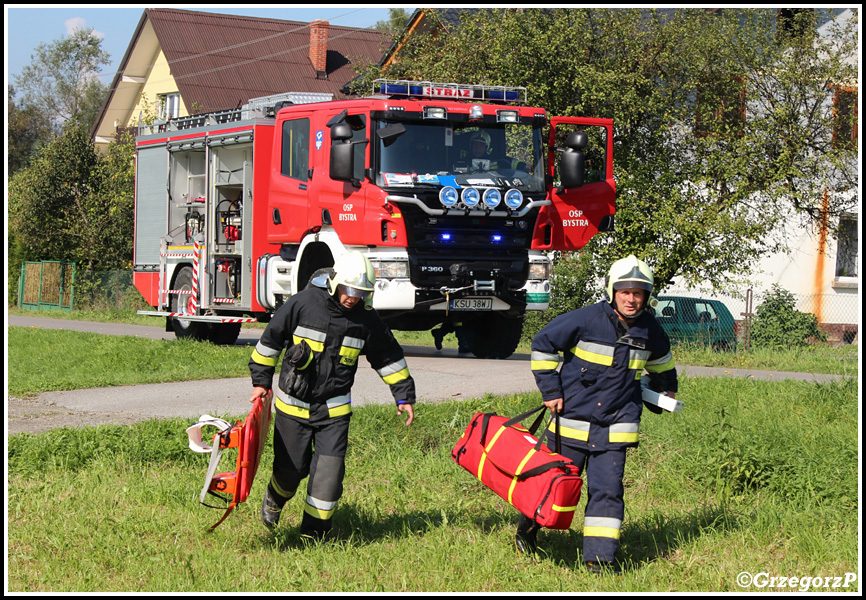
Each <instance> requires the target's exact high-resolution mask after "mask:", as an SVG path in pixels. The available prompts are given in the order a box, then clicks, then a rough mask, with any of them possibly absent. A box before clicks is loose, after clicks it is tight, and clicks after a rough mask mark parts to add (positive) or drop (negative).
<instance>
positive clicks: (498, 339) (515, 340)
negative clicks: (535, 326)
mask: <svg viewBox="0 0 866 600" xmlns="http://www.w3.org/2000/svg"><path fill="white" fill-rule="evenodd" d="M522 334H523V318H522V317H506V316H504V315H501V314H499V313H488V314H485V315H482V316H479V317H478V318H475V319H473V320H471V321H468V322H466V323H464V324H463V336H464V340H465V341H466V345H467V346H469V350H470V351H471V352H472V354H474V355H475V356H477V357H478V358H498V359H502V358H508V357H509V356H511V355H512V354H514V351H515V350H516V349H517V344H519V343H520V336H521V335H522Z"/></svg>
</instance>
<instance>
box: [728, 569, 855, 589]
mask: <svg viewBox="0 0 866 600" xmlns="http://www.w3.org/2000/svg"><path fill="white" fill-rule="evenodd" d="M856 581H857V574H856V573H845V575H844V576H843V577H817V576H815V577H783V576H777V575H773V576H770V574H769V573H767V572H761V573H756V574H755V575H752V574H751V573H748V572H746V571H743V572H742V573H740V574H739V575H737V585H739V586H740V587H742V588H747V587H756V588H762V589H763V588H772V589H780V588H797V589H799V590H800V591H801V592H806V591H808V590H810V589H838V588H848V587H851V584H852V583H855V582H856Z"/></svg>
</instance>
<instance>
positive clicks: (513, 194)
mask: <svg viewBox="0 0 866 600" xmlns="http://www.w3.org/2000/svg"><path fill="white" fill-rule="evenodd" d="M521 204H523V193H521V191H520V190H514V189H511V190H508V191H507V192H505V206H507V207H508V208H510V209H511V210H516V209H518V208H520V205H521Z"/></svg>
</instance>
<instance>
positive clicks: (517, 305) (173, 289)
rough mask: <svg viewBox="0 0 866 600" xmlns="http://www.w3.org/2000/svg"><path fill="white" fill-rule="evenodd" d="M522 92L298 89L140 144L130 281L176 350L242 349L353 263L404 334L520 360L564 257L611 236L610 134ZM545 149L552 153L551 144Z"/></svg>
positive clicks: (437, 87) (442, 87)
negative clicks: (348, 259) (252, 334)
mask: <svg viewBox="0 0 866 600" xmlns="http://www.w3.org/2000/svg"><path fill="white" fill-rule="evenodd" d="M525 104H526V89H525V88H512V87H499V86H480V85H478V86H476V85H460V84H443V83H432V82H410V81H395V80H377V81H376V82H375V89H374V93H373V94H372V95H371V96H369V97H365V98H362V99H353V100H340V101H332V100H330V96H323V95H314V94H301V93H291V92H290V93H286V94H280V95H278V96H270V97H267V98H260V99H255V100H251V101H250V103H249V104H248V105H245V106H244V107H243V108H241V109H238V110H233V111H226V112H223V113H215V114H208V115H197V116H193V117H185V118H182V119H176V120H174V121H171V122H170V123H168V124H163V125H153V126H148V127H147V128H146V130H145V131H140V135H139V136H138V137H137V138H136V184H135V192H136V198H135V244H134V277H135V284H136V287H137V288H138V289H139V291H140V292H141V293H142V295H143V296H144V298H145V300H146V301H147V303H148V304H149V305H151V306H152V307H154V308H155V309H156V310H154V311H142V312H143V313H144V314H150V315H156V316H161V317H165V319H166V328H167V330H168V331H171V330H173V331H174V332H175V333H176V335H177V336H178V337H193V338H197V339H209V340H211V341H213V342H216V343H234V341H235V340H236V339H237V337H238V334H239V332H240V328H241V325H242V323H244V322H252V321H259V322H266V321H268V319H269V318H270V316H271V315H272V314H273V312H274V311H275V310H276V309H277V308H279V306H280V305H281V304H282V303H283V302H285V301H286V299H287V298H289V297H290V296H291V295H292V294H295V293H296V292H298V291H299V290H302V289H304V288H305V287H306V286H307V285H308V284H309V281H310V280H311V278H313V277H314V276H316V275H317V274H320V273H322V272H323V271H322V270H323V269H327V268H328V267H330V266H332V265H333V264H334V259H335V258H336V257H337V256H339V255H341V254H342V253H345V252H348V251H350V250H361V251H362V252H364V253H365V254H366V255H367V256H368V258H369V259H370V260H371V262H372V264H373V266H374V267H375V268H376V293H375V294H374V301H373V304H374V307H375V308H376V309H377V310H378V311H379V313H380V314H381V315H382V317H383V318H384V319H385V321H386V323H388V324H389V326H390V327H391V328H392V329H395V330H416V331H421V330H427V329H430V328H432V327H435V326H436V325H438V324H440V323H445V322H448V321H450V322H452V323H460V324H461V325H462V328H463V332H464V337H465V339H466V341H467V343H468V344H469V347H470V350H471V351H472V352H473V353H474V354H475V355H476V356H478V357H488V358H504V357H507V356H510V355H511V354H512V353H513V352H514V349H515V347H516V345H517V342H518V341H519V339H520V334H521V331H522V324H523V317H524V315H525V313H526V312H527V311H532V310H545V309H546V308H547V307H548V302H549V298H550V282H549V275H550V261H549V258H548V255H549V254H550V252H551V251H553V250H577V249H580V248H582V247H583V246H584V245H585V244H586V243H587V241H588V240H589V239H590V238H591V237H592V236H593V235H595V234H596V233H597V232H599V231H609V230H611V229H612V228H613V215H614V212H615V208H614V196H615V186H614V179H613V152H612V148H613V139H612V137H613V136H612V121H611V120H608V119H582V118H550V119H549V118H548V115H547V113H546V112H545V110H544V109H542V108H533V107H527V106H525ZM545 138H546V139H545Z"/></svg>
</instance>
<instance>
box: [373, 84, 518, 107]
mask: <svg viewBox="0 0 866 600" xmlns="http://www.w3.org/2000/svg"><path fill="white" fill-rule="evenodd" d="M373 93H374V94H385V95H387V96H405V97H417V98H445V99H455V100H488V101H490V102H523V103H525V102H526V88H525V87H510V86H504V85H466V84H460V83H437V82H433V81H409V80H406V79H376V80H375V81H374V82H373Z"/></svg>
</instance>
